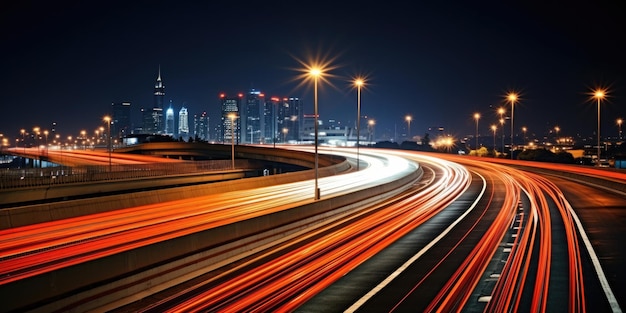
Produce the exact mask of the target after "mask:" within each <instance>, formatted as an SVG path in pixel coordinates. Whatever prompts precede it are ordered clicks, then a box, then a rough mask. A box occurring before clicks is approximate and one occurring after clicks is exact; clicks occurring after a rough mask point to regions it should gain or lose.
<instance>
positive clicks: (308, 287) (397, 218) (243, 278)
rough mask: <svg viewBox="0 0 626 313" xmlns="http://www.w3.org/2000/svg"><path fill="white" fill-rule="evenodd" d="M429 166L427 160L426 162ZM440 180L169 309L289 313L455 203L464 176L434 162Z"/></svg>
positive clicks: (463, 172)
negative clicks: (441, 169) (440, 170)
mask: <svg viewBox="0 0 626 313" xmlns="http://www.w3.org/2000/svg"><path fill="white" fill-rule="evenodd" d="M431 162H432V161H431ZM437 166H441V167H442V168H443V172H444V175H443V176H442V177H441V178H440V180H439V181H438V182H437V183H435V184H433V185H429V186H428V187H427V188H425V189H424V190H422V191H420V192H419V193H417V194H415V195H414V196H412V197H410V198H408V199H406V200H404V201H402V202H401V203H398V204H396V205H392V206H389V207H386V208H384V209H382V210H379V211H376V212H374V213H372V214H371V215H369V216H367V217H362V218H359V219H357V220H356V221H354V222H353V223H350V224H349V225H347V226H346V227H344V228H341V229H340V230H338V231H337V232H335V233H333V234H332V235H327V236H324V237H322V238H320V239H318V240H315V241H313V242H311V243H309V244H306V245H305V246H302V247H300V248H298V249H296V250H294V251H292V252H290V253H287V254H285V255H282V256H280V257H279V258H278V259H275V260H274V261H273V262H270V263H268V264H265V265H263V266H262V267H260V268H256V269H254V270H252V271H250V272H247V273H243V274H241V275H239V276H237V277H236V278H234V279H232V280H229V281H227V282H224V283H222V284H220V285H219V286H215V287H213V288H211V289H210V290H208V291H206V292H204V293H202V294H200V295H198V296H196V297H193V298H191V299H188V300H186V301H185V302H184V303H181V304H180V305H178V306H176V307H174V308H171V311H186V312H194V311H204V310H210V311H223V312H233V311H267V310H277V311H291V310H293V309H295V308H297V307H298V306H299V305H301V303H303V302H304V301H306V300H308V299H309V298H310V297H312V296H313V295H315V294H316V293H318V292H319V291H320V290H322V289H324V288H325V287H326V286H328V285H329V284H331V283H332V282H334V281H336V280H337V279H339V278H340V277H341V276H343V275H345V274H346V273H347V272H349V271H350V270H352V269H354V268H355V267H356V266H358V265H359V264H361V263H362V262H364V261H365V260H366V259H368V258H369V257H370V256H372V255H374V254H376V253H377V252H379V251H380V250H382V249H384V248H385V247H386V246H388V245H389V244H391V243H392V242H394V241H396V240H397V239H398V238H400V237H402V236H404V235H405V234H406V233H407V232H409V231H411V230H412V229H414V228H415V227H417V226H418V225H420V224H422V223H423V222H424V221H426V220H428V219H429V218H430V217H432V216H433V215H435V214H437V213H438V212H440V210H442V209H443V208H445V207H446V206H447V205H448V204H449V203H450V202H451V201H454V199H456V197H458V195H460V194H461V193H462V192H463V191H464V190H465V189H466V188H467V187H468V186H469V174H468V173H467V171H466V170H465V169H464V168H462V167H458V166H454V165H452V166H451V165H450V164H448V163H447V162H442V161H437Z"/></svg>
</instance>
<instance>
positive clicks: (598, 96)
mask: <svg viewBox="0 0 626 313" xmlns="http://www.w3.org/2000/svg"><path fill="white" fill-rule="evenodd" d="M605 96H606V90H604V89H596V91H595V92H594V93H593V97H594V98H596V100H597V101H598V150H597V153H598V161H597V163H598V166H600V100H602V99H604V97H605Z"/></svg>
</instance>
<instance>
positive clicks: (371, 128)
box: [367, 120, 376, 143]
mask: <svg viewBox="0 0 626 313" xmlns="http://www.w3.org/2000/svg"><path fill="white" fill-rule="evenodd" d="M367 124H368V126H369V129H368V131H369V142H370V143H371V142H373V141H374V125H376V121H374V120H369V121H367Z"/></svg>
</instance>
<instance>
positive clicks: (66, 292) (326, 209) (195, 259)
mask: <svg viewBox="0 0 626 313" xmlns="http://www.w3.org/2000/svg"><path fill="white" fill-rule="evenodd" d="M186 145H187V144H185V146H180V145H178V144H172V145H168V144H163V143H158V144H149V145H145V146H138V147H133V148H129V149H128V150H127V151H124V153H129V154H147V155H153V156H156V155H164V156H167V157H170V158H175V159H178V158H194V159H198V158H200V159H202V158H206V157H208V156H209V155H207V154H208V153H207V151H206V148H205V149H202V148H201V147H200V148H198V147H196V146H189V147H188V146H186ZM187 148H189V149H187ZM225 148H226V149H224V150H223V151H222V154H221V157H222V158H223V157H224V156H227V155H229V153H227V149H228V148H230V147H225ZM217 150H218V152H217V153H216V154H212V155H211V156H213V157H214V158H216V159H219V157H220V155H219V154H220V153H219V148H217ZM228 152H229V151H228ZM116 153H119V151H116ZM215 155H217V157H216V156H215ZM236 157H237V158H238V159H243V158H250V159H252V160H254V162H253V163H250V164H257V165H258V164H261V165H263V166H275V167H279V166H280V164H289V165H290V166H299V167H304V168H306V167H309V168H311V167H313V164H314V156H313V155H312V154H311V153H308V152H301V151H293V150H285V149H269V148H264V147H247V146H238V147H237V149H236ZM257 162H258V163H257ZM352 167H353V162H351V161H350V160H348V159H346V158H345V157H338V156H336V155H327V154H320V157H319V176H320V177H329V176H332V175H335V174H340V173H348V172H351V171H352V170H353V169H352ZM421 175H422V171H421V168H419V167H414V168H413V169H411V170H408V171H407V172H405V173H404V174H403V175H402V176H401V177H400V178H399V179H394V180H391V181H387V182H384V183H382V184H379V185H374V186H369V187H367V188H363V189H360V190H355V191H354V192H347V193H344V194H341V195H339V196H332V197H331V196H327V197H323V198H322V199H321V200H319V201H312V199H311V201H305V202H299V203H292V204H286V205H285V207H284V208H283V210H281V211H280V212H277V213H274V214H270V215H264V216H258V217H255V218H251V219H247V220H243V221H240V222H237V223H232V224H229V225H224V226H221V227H217V228H210V229H206V230H204V231H200V232H197V233H193V234H189V235H186V236H181V237H178V238H174V239H171V240H167V241H164V242H157V243H154V244H150V245H147V246H142V247H138V248H135V249H132V250H129V251H124V252H121V253H117V254H114V255H110V256H107V257H103V258H100V259H97V260H93V261H89V262H83V263H78V264H75V265H73V266H70V267H65V268H60V269H58V270H55V271H52V272H47V273H43V274H40V275H35V276H32V277H28V278H26V279H20V280H17V281H13V282H11V283H8V284H2V285H0V294H2V297H3V298H5V300H7V301H3V303H9V305H6V306H3V309H2V310H7V311H12V310H19V311H22V310H25V311H33V312H50V311H56V310H61V311H66V310H70V311H71V310H79V311H83V310H89V309H96V308H101V307H108V308H112V307H115V306H118V305H122V304H124V303H126V302H128V301H132V300H134V299H136V297H138V296H140V295H145V293H146V292H149V291H150V290H156V289H159V288H167V287H170V286H172V285H174V284H175V283H176V282H178V281H180V279H181V277H187V276H189V275H199V274H198V270H199V268H210V267H211V266H215V265H216V264H218V263H219V262H223V261H224V260H225V259H227V258H232V257H237V256H238V255H241V254H243V253H245V251H250V250H253V249H255V247H256V246H258V245H259V244H261V243H262V242H260V241H259V239H260V238H264V239H263V242H267V241H268V240H274V239H277V238H281V237H283V236H285V234H286V233H289V232H294V231H296V230H298V229H302V228H306V227H307V225H310V224H311V223H315V221H316V220H324V219H328V218H329V216H332V215H336V214H342V213H343V212H348V211H350V210H355V209H358V208H359V207H361V206H363V205H365V203H369V202H377V201H382V200H383V199H385V198H387V197H389V196H391V195H395V194H397V193H400V192H402V191H403V190H404V189H405V188H408V186H410V185H411V182H414V181H416V180H418V179H419V178H420V177H421ZM313 177H314V171H313V170H311V169H307V170H300V171H292V172H287V173H283V174H278V175H268V176H257V177H250V178H246V179H237V180H231V181H221V182H213V183H211V184H209V185H207V184H206V183H195V184H190V185H185V184H183V183H180V181H178V182H177V183H176V184H175V185H174V186H172V185H170V186H168V187H167V188H165V186H164V189H163V188H159V189H155V190H145V191H135V190H134V192H132V193H130V194H127V193H123V190H124V189H125V188H129V186H133V185H134V184H143V183H145V179H135V180H130V181H128V180H112V181H107V182H100V183H97V185H98V186H99V187H94V186H88V187H84V188H87V189H90V188H103V186H114V187H111V188H113V189H115V191H116V192H115V193H114V194H109V195H103V196H97V197H91V198H85V199H73V200H67V201H55V202H51V203H43V204H31V205H24V206H16V207H10V208H5V209H2V210H0V227H1V228H3V229H7V230H10V229H11V230H12V229H14V230H15V231H19V229H20V228H19V227H27V226H28V225H35V224H38V223H45V222H54V221H60V220H65V219H68V218H72V217H79V216H84V215H87V214H97V213H103V212H112V211H114V210H119V209H122V208H126V207H137V206H141V205H149V204H154V203H163V202H168V201H176V200H184V199H190V198H195V197H200V196H206V195H211V194H218V193H224V192H230V191H239V190H251V189H254V188H257V187H261V186H272V185H278V184H286V183H290V182H300V181H306V180H311V179H312V178H313ZM168 179H170V178H169V177H161V178H154V177H151V178H149V179H148V181H149V182H150V183H152V184H154V183H155V182H157V181H160V180H168ZM177 179H179V180H193V179H194V178H191V177H178V178H177ZM54 187H55V188H63V189H68V190H72V189H74V188H78V189H76V190H78V191H77V192H83V191H84V189H81V188H79V186H76V185H73V186H70V187H69V188H66V187H67V186H65V187H62V186H61V187H57V186H54ZM207 187H210V188H207ZM45 188H50V187H45ZM133 188H134V187H133ZM81 190H83V191H81ZM5 195H6V194H5ZM3 197H4V196H3ZM311 198H312V197H311ZM39 225H43V224H39ZM234 247H239V248H237V249H235V248H234ZM207 255H214V256H219V257H213V258H207ZM190 262H191V264H193V265H192V266H188V265H189V264H190ZM184 264H187V266H184ZM103 269H106V270H103ZM175 269H176V270H175ZM155 273H158V274H155ZM155 275H156V276H155ZM50 286H54V287H53V288H50ZM9 299H10V300H9Z"/></svg>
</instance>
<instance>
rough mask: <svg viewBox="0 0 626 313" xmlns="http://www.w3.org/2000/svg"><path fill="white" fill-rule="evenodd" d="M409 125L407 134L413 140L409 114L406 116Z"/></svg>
mask: <svg viewBox="0 0 626 313" xmlns="http://www.w3.org/2000/svg"><path fill="white" fill-rule="evenodd" d="M404 119H405V120H406V123H407V126H408V131H407V136H408V137H409V140H411V119H412V118H411V116H410V115H407V116H406V117H405V118H404Z"/></svg>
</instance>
